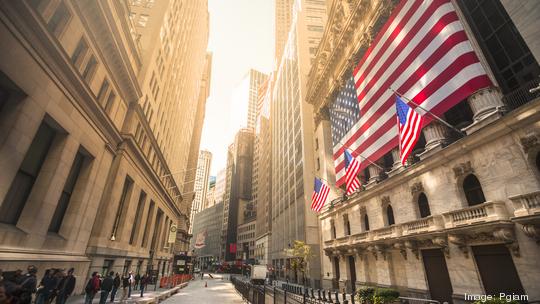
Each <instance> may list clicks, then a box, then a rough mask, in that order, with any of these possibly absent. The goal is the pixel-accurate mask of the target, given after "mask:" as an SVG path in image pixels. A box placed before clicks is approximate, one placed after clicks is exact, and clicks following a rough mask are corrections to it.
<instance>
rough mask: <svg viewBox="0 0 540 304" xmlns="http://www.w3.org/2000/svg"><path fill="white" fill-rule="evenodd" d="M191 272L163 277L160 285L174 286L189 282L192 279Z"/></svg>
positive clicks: (161, 286)
mask: <svg viewBox="0 0 540 304" xmlns="http://www.w3.org/2000/svg"><path fill="white" fill-rule="evenodd" d="M191 277H192V276H191V275H190V274H175V275H172V276H167V277H162V278H161V279H160V281H159V287H160V288H164V287H174V286H178V285H180V284H182V283H185V282H188V281H190V280H191Z"/></svg>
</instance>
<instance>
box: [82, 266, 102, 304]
mask: <svg viewBox="0 0 540 304" xmlns="http://www.w3.org/2000/svg"><path fill="white" fill-rule="evenodd" d="M100 285H101V281H100V280H99V274H98V273H97V272H94V273H92V277H91V278H90V280H88V283H86V288H85V289H84V291H85V292H86V297H85V299H84V303H85V304H92V301H93V300H94V297H95V296H96V293H97V292H98V291H99V288H100Z"/></svg>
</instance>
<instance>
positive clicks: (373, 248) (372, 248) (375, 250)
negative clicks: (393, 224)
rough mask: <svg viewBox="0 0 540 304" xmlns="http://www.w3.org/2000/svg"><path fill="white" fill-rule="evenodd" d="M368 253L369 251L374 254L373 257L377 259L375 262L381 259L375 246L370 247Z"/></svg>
mask: <svg viewBox="0 0 540 304" xmlns="http://www.w3.org/2000/svg"><path fill="white" fill-rule="evenodd" d="M367 251H369V252H371V253H372V254H373V257H374V258H375V260H378V259H379V257H378V255H377V249H376V248H375V246H368V248H367Z"/></svg>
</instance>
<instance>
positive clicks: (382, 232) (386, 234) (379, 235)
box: [373, 224, 401, 241]
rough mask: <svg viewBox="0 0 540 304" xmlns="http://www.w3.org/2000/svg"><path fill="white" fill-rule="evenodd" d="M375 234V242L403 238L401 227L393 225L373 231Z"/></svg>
mask: <svg viewBox="0 0 540 304" xmlns="http://www.w3.org/2000/svg"><path fill="white" fill-rule="evenodd" d="M373 234H374V236H373V240H375V241H380V240H386V239H394V238H398V237H400V236H401V225H399V224H398V225H392V226H389V227H384V228H380V229H377V230H373Z"/></svg>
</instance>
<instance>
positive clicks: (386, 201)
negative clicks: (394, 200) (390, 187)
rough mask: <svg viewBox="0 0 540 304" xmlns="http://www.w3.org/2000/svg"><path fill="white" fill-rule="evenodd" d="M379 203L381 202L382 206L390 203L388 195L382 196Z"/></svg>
mask: <svg viewBox="0 0 540 304" xmlns="http://www.w3.org/2000/svg"><path fill="white" fill-rule="evenodd" d="M381 204H382V206H386V205H388V204H390V197H389V196H383V197H382V198H381Z"/></svg>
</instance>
